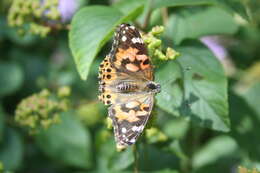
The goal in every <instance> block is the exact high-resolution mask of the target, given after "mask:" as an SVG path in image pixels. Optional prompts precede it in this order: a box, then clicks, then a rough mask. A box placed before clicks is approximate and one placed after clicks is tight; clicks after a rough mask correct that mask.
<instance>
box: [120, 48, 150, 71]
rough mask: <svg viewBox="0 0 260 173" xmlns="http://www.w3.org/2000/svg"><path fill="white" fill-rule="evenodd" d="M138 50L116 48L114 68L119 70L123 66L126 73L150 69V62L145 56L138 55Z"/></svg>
mask: <svg viewBox="0 0 260 173" xmlns="http://www.w3.org/2000/svg"><path fill="white" fill-rule="evenodd" d="M138 52H139V50H138V49H136V48H132V47H129V48H128V49H121V48H118V52H117V53H116V55H115V58H116V61H115V66H116V67H117V68H119V69H120V68H121V67H122V66H124V68H126V69H127V70H128V71H131V72H137V71H140V70H146V69H148V68H151V65H150V60H149V57H148V56H147V55H144V54H142V55H138V54H137V53H138Z"/></svg>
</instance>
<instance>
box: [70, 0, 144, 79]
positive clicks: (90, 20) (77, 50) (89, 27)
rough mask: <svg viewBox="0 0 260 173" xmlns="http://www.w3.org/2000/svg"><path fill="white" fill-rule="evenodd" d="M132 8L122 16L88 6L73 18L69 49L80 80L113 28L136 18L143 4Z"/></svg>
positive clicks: (109, 9)
mask: <svg viewBox="0 0 260 173" xmlns="http://www.w3.org/2000/svg"><path fill="white" fill-rule="evenodd" d="M133 7H134V8H132V9H131V10H129V9H128V11H125V13H124V14H123V13H121V12H120V11H119V10H118V9H116V8H113V7H106V6H88V7H85V8H83V9H81V10H80V11H79V12H78V13H77V14H76V15H75V16H74V17H73V20H72V28H71V31H70V33H69V41H70V48H71V51H72V54H73V57H74V60H75V62H76V66H77V69H78V71H79V74H80V76H81V78H82V79H84V80H85V79H86V78H87V75H88V72H89V69H90V66H91V64H92V62H93V60H94V58H95V56H96V55H97V53H98V52H99V50H100V49H101V47H102V46H103V45H104V44H105V43H106V42H107V41H108V40H109V38H110V37H111V35H112V32H113V29H114V28H115V26H116V25H118V24H120V23H122V22H124V21H129V20H131V19H133V18H134V17H136V16H138V15H139V14H140V13H141V12H142V7H143V4H140V5H137V6H133Z"/></svg>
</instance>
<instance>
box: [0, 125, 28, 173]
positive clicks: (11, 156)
mask: <svg viewBox="0 0 260 173" xmlns="http://www.w3.org/2000/svg"><path fill="white" fill-rule="evenodd" d="M23 147H24V146H23V143H22V139H21V137H20V136H19V134H18V133H17V132H16V131H15V130H13V129H10V128H7V129H6V131H5V136H4V140H3V141H2V143H1V145H0V162H2V163H3V165H4V169H5V170H8V171H14V170H17V169H18V168H19V167H20V166H21V163H22V161H23V160H22V158H23Z"/></svg>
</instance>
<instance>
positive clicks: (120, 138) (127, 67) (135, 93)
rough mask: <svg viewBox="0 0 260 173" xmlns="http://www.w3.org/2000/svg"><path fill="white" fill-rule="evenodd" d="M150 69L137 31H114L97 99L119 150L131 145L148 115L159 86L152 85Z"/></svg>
mask: <svg viewBox="0 0 260 173" xmlns="http://www.w3.org/2000/svg"><path fill="white" fill-rule="evenodd" d="M153 79H154V77H153V66H152V65H151V60H150V58H149V56H148V53H147V49H146V46H145V44H144V42H143V40H142V38H141V35H140V33H139V31H138V30H137V29H136V28H135V27H134V26H132V25H129V24H121V25H120V26H118V27H117V29H116V32H115V36H114V42H113V46H112V50H111V52H110V53H109V55H107V56H106V58H105V59H104V60H103V62H102V63H101V64H100V67H99V91H100V95H99V99H100V100H101V101H103V103H104V104H105V105H109V108H108V114H109V117H110V118H111V119H112V121H113V128H114V133H115V140H116V143H117V148H118V149H124V148H126V147H127V146H129V145H131V144H134V143H135V142H136V140H137V138H138V137H139V136H140V134H141V133H142V131H143V129H144V127H145V125H146V123H147V120H148V119H149V116H150V114H151V111H152V108H153V104H154V95H155V94H156V93H158V92H160V88H161V86H160V84H157V83H155V82H154V81H153Z"/></svg>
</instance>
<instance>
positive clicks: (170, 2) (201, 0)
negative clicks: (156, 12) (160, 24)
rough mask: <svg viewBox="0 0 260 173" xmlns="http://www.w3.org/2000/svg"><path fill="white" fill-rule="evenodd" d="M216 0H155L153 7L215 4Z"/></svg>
mask: <svg viewBox="0 0 260 173" xmlns="http://www.w3.org/2000/svg"><path fill="white" fill-rule="evenodd" d="M215 2H216V1H215V0H195V1H194V0H163V1H162V0H154V1H153V7H154V8H161V7H176V6H191V5H213V4H215Z"/></svg>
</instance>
